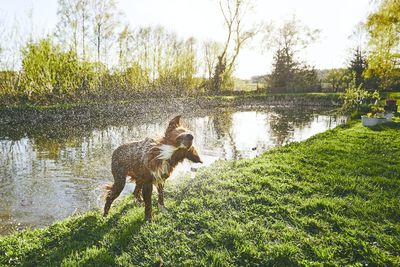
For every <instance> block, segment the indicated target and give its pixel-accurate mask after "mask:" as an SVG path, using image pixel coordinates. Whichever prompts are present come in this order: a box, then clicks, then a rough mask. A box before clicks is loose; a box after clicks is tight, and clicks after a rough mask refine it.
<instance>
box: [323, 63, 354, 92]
mask: <svg viewBox="0 0 400 267" xmlns="http://www.w3.org/2000/svg"><path fill="white" fill-rule="evenodd" d="M324 82H326V83H329V84H330V85H331V90H332V92H335V93H336V92H339V91H343V90H344V88H346V87H347V86H348V82H349V79H348V70H346V69H330V70H328V71H327V72H326V74H325V76H324Z"/></svg>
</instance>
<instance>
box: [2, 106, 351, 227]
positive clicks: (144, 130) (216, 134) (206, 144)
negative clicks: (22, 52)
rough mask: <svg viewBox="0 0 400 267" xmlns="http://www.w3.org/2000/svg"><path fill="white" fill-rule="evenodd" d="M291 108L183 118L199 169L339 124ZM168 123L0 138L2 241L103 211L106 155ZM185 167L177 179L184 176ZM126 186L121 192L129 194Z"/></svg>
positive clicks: (46, 127) (68, 126) (133, 122)
mask: <svg viewBox="0 0 400 267" xmlns="http://www.w3.org/2000/svg"><path fill="white" fill-rule="evenodd" d="M322 114H323V112H322V111H317V112H316V111H310V110H309V111H305V112H299V110H295V109H294V108H279V109H278V108H263V109H260V108H258V109H257V110H256V109H253V110H251V109H250V110H235V109H220V110H214V111H202V112H198V113H197V115H196V114H195V115H187V116H186V117H185V115H184V123H185V125H186V126H187V127H188V128H189V129H191V130H192V131H193V132H194V134H195V143H196V145H197V147H198V148H199V151H200V153H201V155H202V159H203V161H204V163H205V164H204V165H209V164H211V163H212V162H214V161H215V160H217V159H240V158H252V157H256V156H257V155H260V154H261V153H263V152H264V151H266V150H268V149H269V148H271V147H274V146H278V145H283V144H286V143H289V142H292V141H301V140H305V139H307V138H308V137H310V136H312V135H314V134H316V133H319V132H323V131H325V130H326V129H329V128H333V127H335V126H336V125H338V124H341V123H343V122H344V121H345V118H343V117H336V116H331V115H322ZM166 121H167V117H166V115H165V118H160V117H159V116H158V117H157V118H149V117H147V118H141V119H139V118H130V119H128V120H127V121H124V122H122V123H119V125H113V124H112V123H110V124H109V125H101V124H99V123H94V124H93V125H90V124H86V123H80V122H79V121H72V122H71V121H69V122H65V123H64V124H63V126H62V127H60V126H59V124H57V125H54V124H52V123H49V124H43V125H36V126H34V127H29V128H27V129H24V127H20V128H18V130H15V129H14V127H13V128H12V129H3V130H0V203H1V205H0V234H5V233H8V232H10V231H11V230H13V229H15V228H23V227H25V226H32V227H40V226H44V225H48V224H50V223H52V222H54V221H56V220H60V219H62V218H65V217H67V216H70V215H72V214H74V213H77V212H82V211H86V210H90V209H94V208H97V207H99V206H101V205H102V198H101V185H103V184H104V183H106V182H109V181H111V180H112V176H111V172H110V160H111V153H112V151H113V150H114V149H115V148H116V147H118V146H119V145H120V144H123V143H125V142H129V141H132V140H139V139H142V138H145V137H146V136H155V135H157V134H161V133H162V132H163V131H164V129H165V126H166V125H165V124H166ZM192 166H193V165H191V163H189V162H185V163H184V164H182V165H180V166H179V167H178V168H177V170H176V171H175V173H174V175H173V177H172V178H176V177H177V176H178V175H179V173H181V172H183V171H190V169H191V167H192ZM132 188H133V186H132V185H130V186H128V187H127V188H126V189H125V191H124V192H128V191H132Z"/></svg>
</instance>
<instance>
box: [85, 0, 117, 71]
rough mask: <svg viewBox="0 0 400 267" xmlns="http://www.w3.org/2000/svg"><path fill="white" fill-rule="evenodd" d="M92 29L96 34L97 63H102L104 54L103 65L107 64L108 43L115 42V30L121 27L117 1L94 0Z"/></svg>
mask: <svg viewBox="0 0 400 267" xmlns="http://www.w3.org/2000/svg"><path fill="white" fill-rule="evenodd" d="M91 7H92V9H93V11H92V14H93V16H92V24H93V25H92V27H93V33H94V37H95V38H94V43H95V44H96V52H97V62H101V61H102V60H101V54H102V53H103V63H105V64H107V50H108V48H109V46H108V45H109V44H108V42H110V41H113V40H112V39H113V38H114V37H115V35H116V33H115V30H116V28H117V27H118V26H119V23H120V22H119V16H120V15H121V14H120V13H119V12H118V11H117V6H116V2H115V0H93V2H92V5H91Z"/></svg>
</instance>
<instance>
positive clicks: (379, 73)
mask: <svg viewBox="0 0 400 267" xmlns="http://www.w3.org/2000/svg"><path fill="white" fill-rule="evenodd" d="M399 14H400V3H399V0H382V1H380V5H379V7H378V9H377V11H376V12H374V13H372V14H371V15H369V16H368V19H367V23H366V27H367V30H368V33H369V35H370V39H369V48H370V49H369V50H370V54H369V56H368V69H367V71H366V76H367V77H374V76H376V77H379V79H380V89H386V90H390V89H396V88H397V89H400V30H399V29H400V16H399Z"/></svg>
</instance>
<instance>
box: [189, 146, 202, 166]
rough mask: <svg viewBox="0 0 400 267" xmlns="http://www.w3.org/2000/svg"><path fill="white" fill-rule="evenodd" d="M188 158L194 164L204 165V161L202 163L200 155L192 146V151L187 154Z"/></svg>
mask: <svg viewBox="0 0 400 267" xmlns="http://www.w3.org/2000/svg"><path fill="white" fill-rule="evenodd" d="M186 158H187V159H188V160H190V161H192V162H194V163H203V161H201V159H200V156H199V153H198V152H197V150H196V148H195V147H194V146H191V147H190V149H189V150H188V151H187V152H186Z"/></svg>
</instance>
